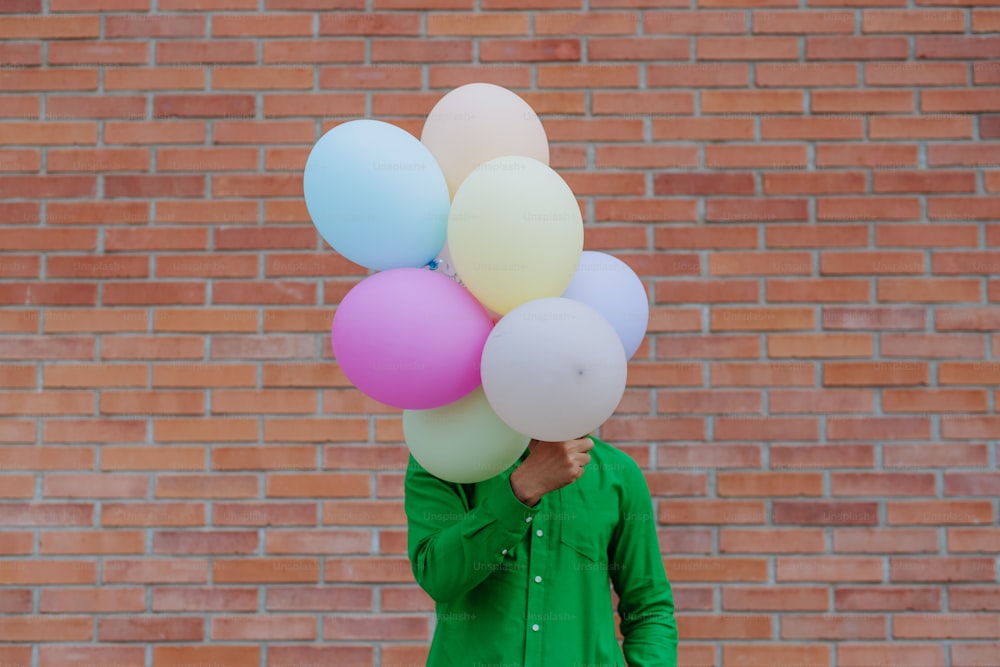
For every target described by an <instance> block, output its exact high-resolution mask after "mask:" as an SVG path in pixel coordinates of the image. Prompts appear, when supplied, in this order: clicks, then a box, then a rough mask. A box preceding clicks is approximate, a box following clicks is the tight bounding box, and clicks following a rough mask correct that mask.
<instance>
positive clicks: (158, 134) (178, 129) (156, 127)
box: [104, 120, 205, 145]
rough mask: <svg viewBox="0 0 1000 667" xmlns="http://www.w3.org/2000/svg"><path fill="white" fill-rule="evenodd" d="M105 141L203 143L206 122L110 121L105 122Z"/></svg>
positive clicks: (125, 142)
mask: <svg viewBox="0 0 1000 667" xmlns="http://www.w3.org/2000/svg"><path fill="white" fill-rule="evenodd" d="M104 141H105V143H107V144H143V145H148V144H150V143H156V144H201V143H204V141H205V124H204V123H201V122H198V121H183V120H166V121H164V120H156V121H150V122H111V121H109V122H107V123H105V124H104Z"/></svg>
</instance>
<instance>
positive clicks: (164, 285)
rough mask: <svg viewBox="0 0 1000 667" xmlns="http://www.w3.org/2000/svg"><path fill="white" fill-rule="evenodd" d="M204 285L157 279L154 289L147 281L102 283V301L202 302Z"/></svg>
mask: <svg viewBox="0 0 1000 667" xmlns="http://www.w3.org/2000/svg"><path fill="white" fill-rule="evenodd" d="M205 293H206V290H205V285H204V284H196V283H186V282H176V283H168V282H165V281H157V283H156V289H151V288H150V283H148V282H128V283H126V282H117V283H111V284H107V285H104V294H103V299H102V300H103V303H104V305H106V306H112V305H147V304H148V305H159V304H182V303H186V304H203V303H205Z"/></svg>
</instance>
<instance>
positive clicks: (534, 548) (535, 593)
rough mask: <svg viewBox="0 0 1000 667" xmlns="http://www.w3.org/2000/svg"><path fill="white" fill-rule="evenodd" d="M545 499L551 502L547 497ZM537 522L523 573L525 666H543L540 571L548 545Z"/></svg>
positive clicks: (543, 600) (543, 603) (546, 557)
mask: <svg viewBox="0 0 1000 667" xmlns="http://www.w3.org/2000/svg"><path fill="white" fill-rule="evenodd" d="M545 500H548V501H549V502H551V500H550V499H548V498H546V499H545ZM543 502H544V501H543ZM546 504H548V503H546ZM531 519H532V517H527V518H526V519H525V520H526V521H527V522H528V523H531ZM539 523H540V522H539V521H536V522H535V524H534V526H535V530H534V531H533V534H529V540H531V545H530V548H529V549H528V553H529V556H528V571H527V572H526V573H525V574H526V576H527V580H526V583H527V586H528V591H527V593H528V595H527V598H528V607H527V621H528V624H527V627H526V628H525V630H526V634H527V636H526V637H525V655H524V658H525V667H544V666H543V665H542V662H541V661H542V625H543V623H541V621H542V619H543V618H544V616H543V612H544V611H545V609H544V605H545V591H544V590H543V589H542V585H541V583H542V576H541V571H542V570H544V569H545V567H546V564H547V563H548V545H547V540H545V539H543V536H544V535H545V530H547V529H543V528H542V527H541V526H540V525H539Z"/></svg>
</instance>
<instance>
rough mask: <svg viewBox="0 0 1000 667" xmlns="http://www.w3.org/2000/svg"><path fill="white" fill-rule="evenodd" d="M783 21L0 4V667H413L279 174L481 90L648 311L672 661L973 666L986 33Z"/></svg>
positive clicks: (647, 447) (327, 311)
mask: <svg viewBox="0 0 1000 667" xmlns="http://www.w3.org/2000/svg"><path fill="white" fill-rule="evenodd" d="M802 4H803V5H808V7H809V8H808V9H800V8H799V5H800V3H799V2H796V0H769V1H768V2H756V3H755V2H752V1H750V0H705V1H704V2H700V3H698V4H697V6H696V5H695V3H691V2H688V1H686V0H662V1H658V0H591V1H590V2H589V5H587V4H586V3H584V2H583V0H546V1H544V2H540V1H537V0H536V1H532V0H481V1H480V2H473V0H426V1H421V0H374V2H372V0H368V2H367V4H366V2H365V0H327V1H324V0H3V2H2V4H0V12H2V15H0V38H2V42H0V62H2V64H3V66H2V69H0V92H2V94H0V117H2V119H0V247H2V249H3V253H2V255H0V304H3V306H2V307H3V310H2V311H0V332H2V333H0V360H2V365H0V414H2V422H0V443H2V444H0V498H2V500H0V526H3V528H4V531H3V533H2V534H0V665H3V666H4V667H14V666H17V667H28V666H31V667H55V666H58V667H82V666H83V665H88V666H95V665H101V666H104V667H110V666H113V667H138V666H150V665H152V666H154V667H179V666H181V665H184V666H187V667H194V666H198V667H207V666H209V665H211V666H212V667H220V666H233V667H247V666H257V665H260V666H263V667H293V666H294V667H305V666H306V665H319V664H324V665H340V666H358V665H360V666H371V665H384V666H386V667H388V666H390V665H395V666H396V667H400V666H402V665H420V664H423V662H422V656H423V655H424V652H425V650H426V649H425V646H426V641H427V638H428V636H429V632H430V629H431V627H432V621H431V615H430V613H429V610H430V605H429V603H428V599H427V598H426V597H425V596H424V595H423V594H422V593H421V592H420V591H419V589H417V588H416V587H415V585H414V584H413V583H412V579H411V576H410V573H409V566H408V563H407V561H406V558H405V522H404V516H403V512H402V498H401V491H402V467H403V465H404V462H405V456H406V450H405V447H404V446H403V444H402V443H401V428H400V420H399V413H398V412H397V411H393V410H389V409H386V408H384V407H382V406H379V405H376V404H374V403H372V402H371V401H370V400H368V399H366V398H365V397H364V396H362V395H360V394H359V393H358V392H357V391H356V390H354V389H353V388H351V387H350V386H349V384H348V383H347V382H346V381H345V379H344V377H343V376H342V375H341V374H339V373H338V371H337V367H336V365H335V363H334V362H333V361H332V360H331V359H330V351H329V344H328V334H327V332H328V328H329V324H330V322H331V318H332V313H333V310H334V308H335V306H336V304H337V302H338V300H339V299H340V298H341V297H342V296H343V295H344V294H345V292H346V291H347V290H348V289H349V288H350V287H351V286H352V285H353V284H355V282H356V281H357V280H359V278H360V277H361V276H362V275H363V274H362V272H360V271H359V270H358V267H355V266H353V265H351V264H349V263H348V262H346V261H344V260H343V259H341V258H339V257H338V256H337V255H336V254H335V253H334V252H333V251H331V250H330V249H329V248H327V247H324V245H323V243H322V241H321V240H320V239H319V237H318V235H317V234H316V232H315V231H314V229H313V227H312V225H311V224H310V222H309V219H308V216H307V214H306V208H305V205H304V203H303V199H302V191H301V178H302V168H303V165H304V163H305V159H306V156H307V154H308V151H309V149H310V148H311V146H312V144H313V142H314V141H315V140H316V139H318V138H319V136H320V135H321V133H322V132H323V131H324V130H325V129H328V128H329V127H331V126H332V125H333V124H335V123H337V122H339V121H342V120H345V119H350V118H357V117H361V116H366V115H368V116H372V117H376V118H380V119H382V120H388V121H391V122H395V123H398V124H400V125H401V126H403V127H404V128H406V129H408V130H411V131H413V132H414V133H419V128H420V127H421V124H422V117H423V115H424V114H426V113H427V111H428V110H429V109H430V107H431V106H432V104H433V103H434V102H435V101H436V100H437V99H438V98H439V97H440V96H441V95H443V94H444V93H445V92H447V91H448V90H449V89H451V88H453V87H455V86H458V85H461V84H463V83H467V82H473V81H489V82H493V83H498V84H500V85H504V86H507V87H509V88H511V89H514V90H517V91H518V92H520V93H522V94H523V95H524V97H525V98H526V99H527V100H528V101H529V102H530V103H531V104H532V105H533V107H534V108H535V109H536V110H537V111H538V112H539V113H540V114H541V116H542V118H543V121H544V124H545V127H546V129H547V131H548V134H549V137H550V140H551V143H552V152H553V166H554V167H556V168H557V169H558V170H559V172H560V173H561V174H562V175H563V176H564V177H565V178H566V180H567V181H568V182H569V183H570V185H571V186H572V187H573V189H574V191H575V192H576V193H577V194H578V195H579V198H580V200H581V202H582V205H583V206H584V210H585V212H586V221H587V232H586V234H587V246H588V247H589V248H591V249H601V250H604V251H607V252H613V253H615V254H617V255H619V256H620V257H622V258H624V259H626V260H627V261H628V262H629V263H630V264H631V265H632V266H633V267H634V268H635V269H636V271H637V272H638V273H640V274H641V276H642V278H643V279H644V280H645V281H646V284H647V286H648V289H649V293H650V295H651V298H652V303H653V312H652V319H651V325H650V335H649V337H648V339H647V342H646V343H645V344H644V346H643V347H642V349H641V350H640V351H639V353H638V354H637V356H636V359H635V361H634V363H633V364H632V366H631V371H630V388H629V389H628V392H627V394H626V397H625V400H624V401H623V403H622V406H621V409H620V410H619V413H618V414H617V415H616V416H615V417H614V418H613V419H612V420H611V421H610V422H609V423H608V424H607V425H606V427H605V428H604V429H603V432H602V435H603V436H604V437H605V438H606V439H608V440H610V441H612V442H613V443H616V444H618V445H620V446H621V447H622V448H624V449H626V450H627V451H628V452H629V453H630V454H632V455H633V456H634V457H635V458H636V460H637V461H639V462H640V464H641V465H642V466H643V467H644V468H645V469H646V470H648V479H649V483H650V486H651V489H652V491H653V493H654V494H655V496H656V502H657V505H658V512H659V519H660V521H661V523H662V528H661V537H662V545H663V551H664V555H665V558H666V564H667V569H668V572H669V574H670V576H671V578H672V579H673V581H674V584H675V587H676V598H677V602H678V609H679V612H678V613H679V624H680V629H681V633H682V635H683V639H684V641H683V648H682V651H681V652H682V656H683V664H684V665H688V666H694V665H704V666H709V665H723V666H725V667H774V666H776V665H787V666H792V665H794V666H796V667H827V666H830V665H839V666H841V667H870V666H873V665H898V666H904V665H905V666H906V667H930V666H950V667H974V666H975V667H985V666H987V665H998V664H1000V644H998V643H997V641H998V640H997V637H998V636H1000V586H998V584H997V553H998V551H1000V528H998V527H997V522H998V506H997V496H998V495H1000V474H998V473H997V472H996V470H997V448H998V446H997V441H998V438H1000V417H998V416H997V415H996V404H997V401H998V400H1000V393H998V390H997V386H998V385H1000V334H997V333H995V332H996V331H997V330H1000V279H998V276H1000V224H998V223H997V222H996V219H997V218H998V217H1000V61H997V60H990V57H991V56H992V57H993V58H996V57H997V56H998V55H1000V35H998V34H997V32H998V31H1000V9H991V8H978V7H975V6H974V5H986V4H990V3H985V2H981V1H980V2H975V1H974V0H917V2H916V4H915V5H913V3H910V4H909V5H907V3H906V2H904V0H870V2H868V3H866V2H865V1H864V0H816V1H813V0H809V2H807V3H802ZM993 4H995V3H993ZM753 5H758V6H759V8H756V9H751V6H753ZM426 9H431V10H434V11H432V12H430V13H426V12H425V11H424V10H426ZM372 10H374V11H372Z"/></svg>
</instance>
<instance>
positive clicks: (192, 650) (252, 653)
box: [153, 4, 260, 667]
mask: <svg viewBox="0 0 1000 667" xmlns="http://www.w3.org/2000/svg"><path fill="white" fill-rule="evenodd" d="M202 7H204V5H202V4H199V8H202ZM255 663H260V647H258V646H225V645H194V646H169V645H154V646H153V664H154V665H156V667H192V666H193V665H219V666H220V667H221V666H222V665H226V666H227V667H228V666H230V665H232V666H233V667H236V665H252V664H255Z"/></svg>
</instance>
